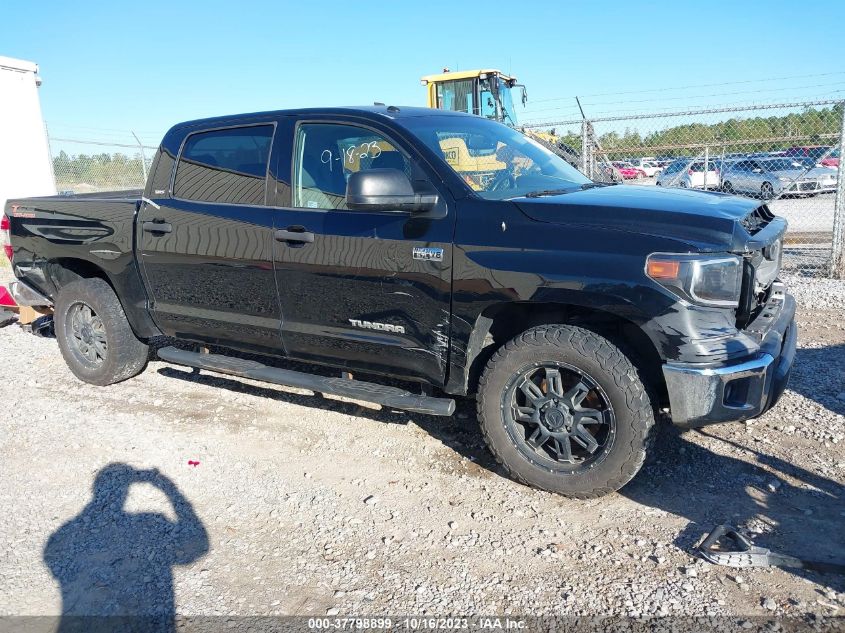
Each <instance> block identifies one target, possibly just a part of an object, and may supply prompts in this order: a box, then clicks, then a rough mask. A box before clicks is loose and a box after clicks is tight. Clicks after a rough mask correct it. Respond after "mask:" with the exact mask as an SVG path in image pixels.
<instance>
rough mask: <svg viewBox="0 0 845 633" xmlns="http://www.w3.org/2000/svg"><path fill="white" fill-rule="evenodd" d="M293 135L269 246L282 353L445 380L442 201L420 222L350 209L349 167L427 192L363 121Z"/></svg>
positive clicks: (446, 275)
mask: <svg viewBox="0 0 845 633" xmlns="http://www.w3.org/2000/svg"><path fill="white" fill-rule="evenodd" d="M292 134H293V136H294V151H293V157H292V159H291V158H288V159H287V161H285V160H284V159H282V158H280V164H279V173H290V174H291V187H290V188H289V189H288V188H284V194H283V195H284V196H285V198H282V199H280V200H279V201H278V202H279V203H280V204H282V205H283V208H279V209H277V211H276V229H277V232H278V231H283V233H278V234H277V241H276V242H275V265H276V280H277V284H278V288H279V296H280V299H281V305H282V311H283V312H284V315H285V319H284V322H283V329H282V338H283V342H284V345H285V349H286V350H287V353H288V355H289V356H292V357H295V358H300V359H303V360H308V361H314V362H321V363H327V364H332V365H341V366H344V367H347V368H350V369H359V370H364V371H373V372H377V373H390V374H392V375H397V376H402V377H406V378H424V379H427V380H429V381H432V382H442V381H443V380H444V379H445V372H446V364H447V362H448V344H449V327H450V297H451V266H452V247H451V241H452V234H453V229H454V217H455V216H454V212H453V211H452V210H449V209H447V203H446V200H445V199H444V198H443V195H442V193H441V194H440V203H439V205H438V208H437V209H435V210H434V211H431V212H426V213H425V214H419V215H414V214H411V213H408V212H400V211H393V212H389V211H388V212H384V211H381V212H368V211H353V210H350V209H348V208H347V206H346V201H345V193H346V179H347V178H348V176H349V174H350V173H352V172H355V171H358V170H363V169H383V168H388V169H399V170H401V171H403V172H405V174H407V175H408V176H409V178H411V180H412V181H415V186H417V187H423V188H425V187H431V186H432V185H431V184H430V180H429V177H428V176H427V175H426V173H425V172H424V171H423V169H422V168H421V167H420V165H419V163H418V162H417V161H415V160H414V159H413V158H412V156H411V154H410V152H409V151H407V150H406V149H403V148H402V147H400V145H399V144H398V143H397V142H395V141H394V140H392V139H391V138H389V137H388V135H387V134H386V133H384V132H382V131H379V130H378V129H374V128H372V127H369V125H367V124H363V123H353V122H342V121H332V122H328V121H311V122H309V121H300V122H299V123H297V125H296V127H295V130H293V131H292ZM291 163H292V164H291ZM300 234H301V235H300Z"/></svg>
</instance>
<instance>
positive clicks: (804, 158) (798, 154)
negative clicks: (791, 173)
mask: <svg viewBox="0 0 845 633" xmlns="http://www.w3.org/2000/svg"><path fill="white" fill-rule="evenodd" d="M832 150H833V148H832V147H830V146H829V145H811V146H804V147H799V146H793V147H790V148H789V149H787V150H786V152H785V153H784V156H785V157H787V158H794V159H797V160H800V161H801V162H802V163H804V165H805V166H806V167H813V166H814V165H817V164H819V163H820V162H821V161H822V160H824V158H825V157H826V156H828V155H830V154H831V153H832Z"/></svg>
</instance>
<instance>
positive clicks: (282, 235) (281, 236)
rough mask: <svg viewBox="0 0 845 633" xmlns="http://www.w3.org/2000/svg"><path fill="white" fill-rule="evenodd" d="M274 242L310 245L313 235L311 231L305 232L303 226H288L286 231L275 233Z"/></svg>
mask: <svg viewBox="0 0 845 633" xmlns="http://www.w3.org/2000/svg"><path fill="white" fill-rule="evenodd" d="M276 241H277V242H301V243H303V244H311V243H313V242H314V234H313V233H312V232H311V231H306V230H305V227H304V226H289V227H288V228H286V229H281V230H279V231H276Z"/></svg>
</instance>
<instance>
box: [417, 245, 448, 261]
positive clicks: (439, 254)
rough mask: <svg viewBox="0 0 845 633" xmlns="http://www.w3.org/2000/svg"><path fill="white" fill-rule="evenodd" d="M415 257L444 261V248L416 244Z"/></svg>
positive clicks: (424, 259)
mask: <svg viewBox="0 0 845 633" xmlns="http://www.w3.org/2000/svg"><path fill="white" fill-rule="evenodd" d="M414 259H421V260H423V261H428V262H442V261H443V249H442V248H429V247H428V246H414Z"/></svg>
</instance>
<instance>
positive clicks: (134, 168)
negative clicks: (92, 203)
mask: <svg viewBox="0 0 845 633" xmlns="http://www.w3.org/2000/svg"><path fill="white" fill-rule="evenodd" d="M127 137H128V138H127V139H126V142H111V141H94V140H85V139H74V138H65V137H59V136H52V135H51V136H50V150H51V154H52V157H53V177H54V178H55V181H56V191H58V192H59V193H66V194H70V193H92V192H98V191H119V190H122V189H143V188H144V184H145V183H146V180H147V171H148V170H149V168H150V163H151V161H152V157H153V155H154V154H155V150H156V148H155V147H152V146H149V145H142V144H141V143H139V142H137V141H136V140H135V139H134V138H133V137H132V136H131V135H130V134H127Z"/></svg>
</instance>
